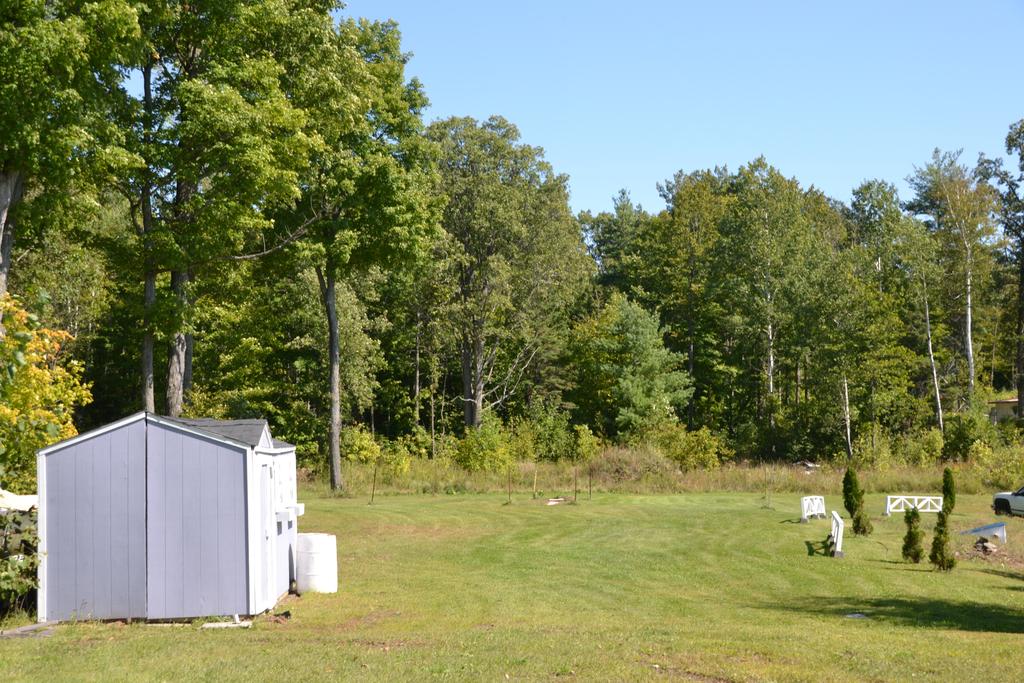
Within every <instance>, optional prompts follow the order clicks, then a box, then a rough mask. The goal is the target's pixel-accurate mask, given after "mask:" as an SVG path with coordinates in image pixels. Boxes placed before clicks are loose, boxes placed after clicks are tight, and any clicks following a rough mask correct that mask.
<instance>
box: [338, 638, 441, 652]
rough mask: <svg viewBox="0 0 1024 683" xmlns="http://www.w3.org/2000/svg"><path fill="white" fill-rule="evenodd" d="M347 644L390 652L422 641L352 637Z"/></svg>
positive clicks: (415, 645) (419, 644) (417, 644)
mask: <svg viewBox="0 0 1024 683" xmlns="http://www.w3.org/2000/svg"><path fill="white" fill-rule="evenodd" d="M347 644H348V645H354V646H356V647H362V648H365V649H367V650H378V651H380V652H391V651H392V650H399V649H402V648H407V647H419V646H421V645H422V644H423V643H417V642H414V641H411V640H400V639H390V640H374V639H371V638H353V639H352V640H349V641H347Z"/></svg>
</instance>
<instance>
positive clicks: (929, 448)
mask: <svg viewBox="0 0 1024 683" xmlns="http://www.w3.org/2000/svg"><path fill="white" fill-rule="evenodd" d="M944 444H945V440H944V439H943V437H942V432H941V431H940V430H939V429H938V428H933V429H929V430H927V431H924V432H919V433H916V434H907V435H905V436H902V437H900V438H899V439H897V441H896V444H895V448H894V450H895V452H896V459H897V460H900V461H902V462H903V463H904V464H907V465H916V466H927V465H934V464H935V463H937V462H938V461H939V460H941V459H942V448H943V445H944Z"/></svg>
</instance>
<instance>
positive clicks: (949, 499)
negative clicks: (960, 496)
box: [942, 467, 956, 515]
mask: <svg viewBox="0 0 1024 683" xmlns="http://www.w3.org/2000/svg"><path fill="white" fill-rule="evenodd" d="M954 507H956V482H955V481H953V470H951V469H949V468H948V467H947V468H946V469H945V470H943V471H942V511H943V512H945V513H946V514H947V515H951V514H953V508H954Z"/></svg>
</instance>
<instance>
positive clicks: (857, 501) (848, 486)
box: [843, 467, 872, 536]
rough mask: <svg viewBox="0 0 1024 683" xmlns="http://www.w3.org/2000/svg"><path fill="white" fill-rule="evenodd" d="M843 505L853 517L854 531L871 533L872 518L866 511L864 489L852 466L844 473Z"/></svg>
mask: <svg viewBox="0 0 1024 683" xmlns="http://www.w3.org/2000/svg"><path fill="white" fill-rule="evenodd" d="M843 507H845V508H846V511H847V512H848V513H850V517H852V518H853V533H855V534H856V535H858V536H867V535H868V534H870V533H871V531H872V526H871V520H870V519H869V518H868V516H867V513H865V512H864V489H862V488H861V487H860V482H859V481H858V480H857V473H856V472H855V471H854V469H853V468H852V467H851V468H848V469H847V470H846V474H845V475H843Z"/></svg>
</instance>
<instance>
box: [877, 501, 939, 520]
mask: <svg viewBox="0 0 1024 683" xmlns="http://www.w3.org/2000/svg"><path fill="white" fill-rule="evenodd" d="M910 508H917V511H918V512H941V511H942V496H886V497H885V516H886V517H888V516H889V515H891V514H892V513H894V512H905V511H907V510H909V509H910Z"/></svg>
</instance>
